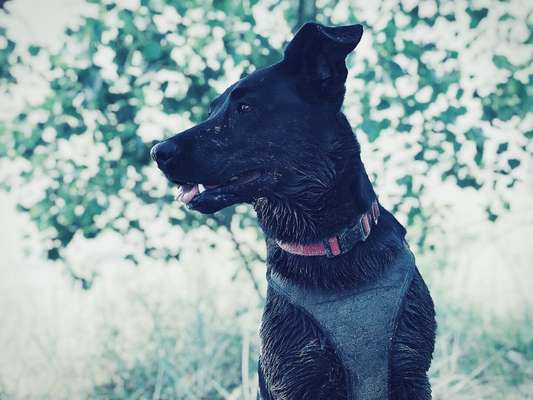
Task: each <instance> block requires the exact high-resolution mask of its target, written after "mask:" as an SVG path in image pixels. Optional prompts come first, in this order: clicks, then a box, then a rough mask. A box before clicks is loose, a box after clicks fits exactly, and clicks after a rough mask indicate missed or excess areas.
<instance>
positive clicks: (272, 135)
mask: <svg viewBox="0 0 533 400" xmlns="http://www.w3.org/2000/svg"><path fill="white" fill-rule="evenodd" d="M362 33H363V28H362V26H361V25H351V26H343V27H325V26H322V25H319V24H316V23H307V24H305V25H304V26H303V27H302V28H301V29H300V30H299V31H298V33H297V34H296V36H295V37H294V39H293V40H292V41H291V42H290V43H289V45H288V47H287V48H286V50H285V56H284V58H283V60H282V61H281V62H279V63H278V64H275V65H272V66H270V67H268V68H265V69H262V70H258V71H256V72H254V73H253V74H251V75H249V76H247V77H245V78H243V79H241V80H239V81H238V82H236V83H235V84H233V85H231V86H230V87H229V88H227V89H226V91H225V92H224V93H222V94H221V95H220V96H219V97H217V98H216V99H214V100H213V102H212V103H211V107H210V112H209V116H208V118H207V119H206V120H205V121H203V122H202V123H200V124H198V125H196V126H194V127H192V128H190V129H188V130H186V131H184V132H181V133H179V134H177V135H175V136H173V137H171V138H170V139H167V140H165V141H163V142H161V143H159V144H157V145H155V146H154V147H153V148H152V150H151V155H152V158H153V159H154V160H155V161H156V162H157V165H158V167H159V168H160V169H161V170H162V171H163V172H164V174H165V175H166V177H167V178H168V179H169V180H170V181H172V182H173V183H175V184H177V185H178V186H179V188H178V195H177V198H178V199H179V200H181V201H182V202H184V203H186V204H187V205H188V207H189V208H192V209H195V210H198V211H201V212H204V213H212V212H215V211H218V210H220V209H222V208H224V207H227V206H229V205H232V204H235V203H242V202H251V201H253V200H254V199H257V198H260V197H268V196H287V197H289V198H290V196H291V194H292V195H295V196H297V195H301V193H299V190H300V189H299V188H298V187H299V186H302V185H305V184H307V186H309V185H311V189H312V186H313V185H319V186H324V185H327V183H328V180H330V179H331V178H332V175H334V173H335V172H334V171H333V168H334V167H333V161H332V160H331V159H330V156H329V154H330V150H331V146H333V144H334V143H338V138H336V137H335V134H334V133H332V129H334V127H335V126H336V124H338V122H337V113H338V111H339V109H340V107H341V105H342V101H343V98H344V92H345V87H344V84H345V80H346V75H347V69H346V65H345V58H346V56H347V55H348V54H349V53H350V52H351V51H352V50H353V49H354V48H355V47H356V46H357V44H358V43H359V41H360V39H361V36H362ZM304 181H307V182H306V183H304ZM307 189H308V190H309V187H307Z"/></svg>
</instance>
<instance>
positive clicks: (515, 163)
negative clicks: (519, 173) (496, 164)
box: [507, 158, 520, 169]
mask: <svg viewBox="0 0 533 400" xmlns="http://www.w3.org/2000/svg"><path fill="white" fill-rule="evenodd" d="M507 164H509V167H511V169H515V168H516V167H518V166H519V165H520V160H518V159H516V158H511V159H509V160H507Z"/></svg>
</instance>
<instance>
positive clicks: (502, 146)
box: [496, 143, 509, 154]
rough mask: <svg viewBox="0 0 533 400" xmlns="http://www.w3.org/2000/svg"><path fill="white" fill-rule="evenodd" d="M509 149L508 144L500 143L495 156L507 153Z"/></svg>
mask: <svg viewBox="0 0 533 400" xmlns="http://www.w3.org/2000/svg"><path fill="white" fill-rule="evenodd" d="M508 148H509V143H500V144H499V145H498V149H497V150H496V154H501V153H504V152H506V151H507V149H508Z"/></svg>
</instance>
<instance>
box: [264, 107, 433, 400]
mask: <svg viewBox="0 0 533 400" xmlns="http://www.w3.org/2000/svg"><path fill="white" fill-rule="evenodd" d="M337 128H338V129H344V130H349V132H350V135H349V136H343V135H341V136H343V137H346V139H345V141H346V142H347V143H344V144H343V145H342V146H339V147H338V149H339V155H338V157H336V159H337V161H336V164H337V165H335V166H334V168H335V171H336V173H335V174H333V175H334V176H330V178H329V179H331V181H330V182H328V184H327V187H330V188H334V189H331V190H330V191H310V190H308V189H307V186H306V184H305V182H306V181H310V182H314V181H315V180H316V181H322V180H323V178H321V177H320V176H318V177H314V174H311V175H307V176H308V177H307V179H306V180H304V182H301V187H300V189H299V190H301V191H306V192H307V197H306V202H307V203H306V204H309V203H308V202H311V203H312V204H315V205H322V206H323V207H324V209H321V208H319V209H318V210H319V211H320V212H323V213H324V214H325V216H324V217H318V216H315V215H313V214H314V212H315V210H317V208H313V207H299V206H297V205H295V204H294V203H291V204H290V205H289V203H287V202H285V201H283V200H280V197H283V195H284V193H283V192H281V193H278V195H277V196H275V197H271V198H262V199H261V200H260V201H258V202H256V204H255V207H256V210H257V214H258V218H259V222H260V224H261V226H262V227H263V229H264V230H265V232H266V234H267V236H268V237H277V238H284V237H294V236H295V235H297V236H298V238H299V240H300V241H301V242H304V243H305V242H310V241H313V240H316V237H322V238H323V237H327V236H328V235H330V234H331V233H333V232H336V231H338V230H339V229H340V228H341V227H343V226H345V225H346V224H347V223H348V221H350V220H353V218H354V217H355V215H356V214H357V213H359V212H361V211H362V210H364V209H367V208H368V205H369V204H370V202H371V201H372V199H373V197H374V192H373V190H372V187H371V184H370V182H369V180H368V177H367V175H366V173H365V171H364V167H363V166H362V164H361V163H360V154H359V146H358V144H357V141H356V139H355V136H354V135H353V133H352V132H351V129H349V125H347V122H346V119H345V117H344V116H343V115H342V114H339V115H338V126H337ZM350 142H351V143H350ZM341 149H342V150H341ZM310 160H313V159H312V158H311V159H310ZM310 163H311V164H313V162H312V161H311V162H310ZM316 170H317V169H316V166H315V168H313V167H312V166H310V168H309V171H316ZM315 174H316V173H315ZM330 175H331V174H330ZM336 185H342V186H343V187H340V188H339V187H335V186H336ZM346 188H348V189H347V190H345V189H346ZM295 191H296V192H297V191H298V190H297V189H296V188H295V187H291V189H290V195H291V196H294V192H295ZM355 191H356V192H355ZM313 196H316V198H314V199H313V198H309V197H313ZM339 196H340V197H339ZM296 197H297V198H298V196H296ZM356 203H357V204H356ZM346 204H347V205H348V207H347V209H344V207H345V205H346ZM327 207H330V208H327ZM354 210H357V211H354ZM328 211H329V213H328ZM310 221H312V222H310ZM295 226H296V227H298V228H297V229H296V230H295V228H294V227H295ZM404 236H405V229H404V228H403V227H402V226H401V224H400V223H399V222H398V221H397V220H396V219H395V218H394V217H393V216H392V214H390V213H389V212H388V211H387V210H385V209H384V208H383V207H381V218H380V221H379V223H378V225H377V226H376V227H375V228H374V229H373V230H372V234H371V235H370V237H369V238H368V240H367V241H366V242H364V243H359V244H358V245H356V247H355V248H354V250H352V251H351V252H349V253H347V254H344V255H341V256H338V257H335V258H333V259H328V258H325V257H301V256H296V255H292V254H289V253H287V252H285V251H283V250H281V249H280V248H279V247H278V246H277V245H276V244H275V243H273V241H272V240H268V241H267V249H268V260H267V261H268V267H269V268H272V269H273V270H275V271H276V272H278V273H280V274H281V275H283V276H285V277H287V278H288V279H291V280H292V281H294V282H298V283H299V284H301V285H304V286H313V287H323V288H329V289H342V288H350V287H354V286H357V285H359V284H361V283H362V282H365V281H372V280H376V279H379V276H380V275H381V273H382V271H383V270H384V269H385V268H387V267H388V265H389V264H390V263H391V261H392V260H393V259H394V257H395V255H396V254H397V253H398V251H399V250H400V249H401V247H402V245H403V242H404ZM435 329H436V324H435V314H434V308H433V302H432V300H431V297H430V294H429V291H428V289H427V287H426V285H425V283H424V281H423V280H422V278H421V276H420V274H419V273H418V271H417V273H416V275H415V278H414V279H413V282H412V283H411V286H410V288H409V290H408V293H407V296H406V300H405V304H404V308H403V312H402V314H401V316H400V318H399V323H398V328H397V331H396V335H395V337H394V341H393V345H392V350H391V360H390V369H391V371H390V378H391V379H390V398H391V399H392V400H404V399H405V400H407V399H411V400H415V399H430V398H431V388H430V385H429V381H428V377H427V371H428V369H429V366H430V363H431V357H432V353H433V348H434V337H435ZM261 339H262V353H261V359H260V363H261V367H260V368H261V370H260V373H259V380H260V386H261V387H262V393H263V396H264V398H265V400H278V399H345V398H347V397H346V384H345V379H344V372H343V368H342V364H341V362H340V359H339V358H338V357H337V355H336V354H335V351H334V349H333V348H332V346H331V344H330V343H329V342H328V340H327V338H326V337H325V336H324V334H323V333H322V332H321V330H320V328H319V327H318V326H317V323H316V322H315V321H314V320H313V318H312V317H310V316H309V315H307V314H306V312H305V311H304V310H300V309H298V308H297V307H295V306H293V305H292V304H290V303H288V302H287V301H286V300H285V299H283V298H281V297H279V296H278V295H276V294H275V293H274V292H272V291H271V290H269V291H268V293H267V301H266V306H265V312H264V315H263V321H262V325H261Z"/></svg>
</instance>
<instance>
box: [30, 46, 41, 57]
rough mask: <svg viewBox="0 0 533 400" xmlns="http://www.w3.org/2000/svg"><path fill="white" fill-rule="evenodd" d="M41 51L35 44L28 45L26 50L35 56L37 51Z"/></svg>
mask: <svg viewBox="0 0 533 400" xmlns="http://www.w3.org/2000/svg"><path fill="white" fill-rule="evenodd" d="M40 51H41V48H40V47H39V46H35V45H30V46H29V47H28V52H29V53H30V54H31V55H32V56H36V55H37V54H39V52H40Z"/></svg>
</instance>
